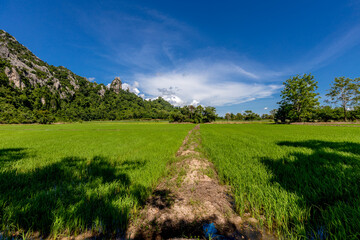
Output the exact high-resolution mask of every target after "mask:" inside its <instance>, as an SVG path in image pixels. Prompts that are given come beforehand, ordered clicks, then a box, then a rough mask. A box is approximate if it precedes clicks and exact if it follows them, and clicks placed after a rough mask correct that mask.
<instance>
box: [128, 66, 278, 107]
mask: <svg viewBox="0 0 360 240" xmlns="http://www.w3.org/2000/svg"><path fill="white" fill-rule="evenodd" d="M205 65H206V66H207V67H206V68H204V67H201V66H200V65H198V64H197V63H193V64H189V65H188V66H187V67H186V68H184V67H182V68H181V69H180V70H173V71H169V72H164V73H157V74H137V75H135V79H136V80H137V81H138V82H140V83H141V85H140V87H141V89H142V90H143V91H144V92H145V94H146V95H150V96H153V97H154V96H161V97H163V98H164V99H165V100H168V101H170V102H171V103H172V104H175V105H185V104H194V103H200V104H204V105H211V106H224V105H230V104H237V103H243V102H247V101H252V100H255V99H257V98H265V97H269V96H271V95H272V94H274V93H275V92H276V91H277V90H278V89H279V88H280V87H281V86H280V85H278V84H261V83H254V82H253V81H252V79H257V78H258V76H257V75H255V74H254V73H250V72H247V71H245V70H243V69H241V68H240V69H239V67H236V66H231V65H230V66H229V65H227V64H225V65H224V64H222V63H213V64H210V63H207V64H205ZM190 66H192V67H190Z"/></svg>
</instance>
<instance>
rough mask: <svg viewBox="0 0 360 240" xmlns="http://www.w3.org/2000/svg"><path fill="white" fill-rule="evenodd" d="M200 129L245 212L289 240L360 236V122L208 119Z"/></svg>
mask: <svg viewBox="0 0 360 240" xmlns="http://www.w3.org/2000/svg"><path fill="white" fill-rule="evenodd" d="M201 136H202V144H203V147H204V150H205V151H206V153H207V155H208V157H209V158H210V160H211V161H213V162H214V164H215V166H216V168H217V170H218V173H219V176H220V178H221V180H222V181H223V182H225V183H228V184H229V185H231V187H232V190H233V194H234V197H235V203H236V207H237V211H238V212H239V213H240V214H244V213H251V215H252V216H254V217H256V218H257V219H259V220H260V221H261V222H262V224H264V225H266V226H267V227H268V228H270V230H272V231H275V232H276V233H277V234H278V235H279V236H281V237H282V238H284V239H289V238H292V239H359V238H360V128H357V127H336V126H299V125H274V124H239V125H231V124H225V125H202V126H201ZM264 217H265V218H264ZM262 219H265V220H262Z"/></svg>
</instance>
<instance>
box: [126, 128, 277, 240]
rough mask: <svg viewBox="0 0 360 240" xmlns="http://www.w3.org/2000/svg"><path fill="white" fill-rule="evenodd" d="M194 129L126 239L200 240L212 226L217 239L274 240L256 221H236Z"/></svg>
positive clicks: (225, 192)
mask: <svg viewBox="0 0 360 240" xmlns="http://www.w3.org/2000/svg"><path fill="white" fill-rule="evenodd" d="M200 141H201V138H200V126H199V125H197V126H196V127H195V128H194V129H192V130H191V131H190V132H189V134H188V136H187V137H186V138H185V140H184V142H183V145H182V146H181V147H180V149H179V151H178V152H177V161H176V162H175V163H173V164H172V165H171V166H169V174H168V176H167V177H166V178H164V179H163V181H161V183H160V184H159V185H158V186H157V188H156V190H155V191H154V193H153V194H152V196H151V197H150V198H149V199H148V200H147V203H146V206H145V207H144V208H143V209H142V210H141V211H140V213H139V215H138V216H137V217H136V218H135V219H133V220H132V222H131V223H130V226H129V228H128V231H127V238H128V239H189V238H190V239H191V238H195V239H206V238H207V237H206V235H205V231H206V230H205V231H204V226H205V228H206V226H209V225H208V224H213V226H215V228H216V229H217V233H216V234H218V235H220V236H218V237H217V238H214V236H213V237H212V239H275V238H274V237H273V236H272V235H270V234H268V233H266V231H263V230H259V229H257V228H256V227H254V226H256V224H257V220H255V219H253V218H251V217H244V216H243V217H240V216H238V215H237V214H236V212H235V211H234V208H233V199H232V197H231V195H230V193H229V188H228V187H227V186H224V185H221V184H220V183H219V179H218V176H217V173H216V171H215V170H214V166H213V165H212V163H210V162H209V161H208V160H207V159H206V158H205V157H204V155H203V154H201V151H200V150H199V147H200V143H201V142H200Z"/></svg>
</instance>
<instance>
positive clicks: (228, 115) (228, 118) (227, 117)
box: [225, 113, 231, 121]
mask: <svg viewBox="0 0 360 240" xmlns="http://www.w3.org/2000/svg"><path fill="white" fill-rule="evenodd" d="M225 119H226V120H228V121H229V120H230V119H231V114H230V113H226V114H225Z"/></svg>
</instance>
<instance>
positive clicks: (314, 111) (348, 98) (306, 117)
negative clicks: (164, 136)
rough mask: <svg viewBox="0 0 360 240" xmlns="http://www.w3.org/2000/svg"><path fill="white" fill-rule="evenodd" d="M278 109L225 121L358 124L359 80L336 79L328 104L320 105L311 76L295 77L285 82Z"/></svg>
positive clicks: (327, 95) (244, 114)
mask: <svg viewBox="0 0 360 240" xmlns="http://www.w3.org/2000/svg"><path fill="white" fill-rule="evenodd" d="M283 85H284V88H283V90H282V91H281V94H280V96H281V101H280V102H278V105H279V108H278V109H273V110H271V111H270V113H269V114H263V115H261V116H260V115H259V114H257V113H254V112H252V111H251V110H246V111H245V112H243V113H237V114H233V113H226V115H225V116H224V117H223V118H222V119H226V120H240V121H254V120H264V119H273V120H274V121H275V122H276V123H290V122H313V121H321V122H328V121H345V122H346V121H355V120H358V119H360V103H359V101H360V78H355V79H351V78H346V77H337V78H335V79H334V81H333V82H332V83H331V84H330V89H328V91H327V94H326V95H325V96H326V99H325V101H324V102H325V103H327V104H330V105H320V102H319V100H320V96H319V93H318V92H317V89H318V82H317V81H315V78H314V76H313V75H311V74H304V75H302V76H301V75H296V76H294V77H291V78H289V79H287V80H286V81H285V82H283Z"/></svg>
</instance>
